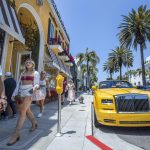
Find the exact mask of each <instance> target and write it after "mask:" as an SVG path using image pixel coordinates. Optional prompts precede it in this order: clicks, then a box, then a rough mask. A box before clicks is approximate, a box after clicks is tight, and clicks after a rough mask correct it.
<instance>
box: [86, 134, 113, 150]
mask: <svg viewBox="0 0 150 150" xmlns="http://www.w3.org/2000/svg"><path fill="white" fill-rule="evenodd" d="M86 138H87V139H88V140H90V141H91V142H92V143H94V144H95V145H96V146H98V147H99V148H101V149H102V150H112V148H110V147H108V146H107V145H105V144H104V143H102V142H101V141H99V140H98V139H96V138H95V137H94V136H92V135H88V136H86Z"/></svg>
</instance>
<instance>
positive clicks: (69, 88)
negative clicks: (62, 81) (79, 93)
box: [65, 80, 75, 105]
mask: <svg viewBox="0 0 150 150" xmlns="http://www.w3.org/2000/svg"><path fill="white" fill-rule="evenodd" d="M65 91H68V98H67V100H68V101H69V102H70V105H71V104H72V102H73V101H75V85H74V83H73V81H72V80H70V81H69V82H68V84H67V86H66V90H65Z"/></svg>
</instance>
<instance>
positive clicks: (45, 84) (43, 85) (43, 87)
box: [34, 71, 51, 118]
mask: <svg viewBox="0 0 150 150" xmlns="http://www.w3.org/2000/svg"><path fill="white" fill-rule="evenodd" d="M39 85H40V88H39V90H37V92H36V93H35V98H34V99H35V100H36V101H37V104H38V106H39V107H40V113H39V114H38V116H37V117H38V118H40V117H42V115H43V111H44V101H45V98H46V93H47V92H46V91H48V97H50V96H51V93H50V87H49V80H48V79H47V78H46V72H45V71H42V72H41V74H40V83H39Z"/></svg>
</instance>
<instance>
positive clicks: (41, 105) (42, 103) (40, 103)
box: [37, 99, 44, 118]
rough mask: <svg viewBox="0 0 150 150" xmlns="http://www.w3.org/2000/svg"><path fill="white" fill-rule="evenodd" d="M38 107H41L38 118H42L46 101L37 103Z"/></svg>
mask: <svg viewBox="0 0 150 150" xmlns="http://www.w3.org/2000/svg"><path fill="white" fill-rule="evenodd" d="M37 105H38V106H39V107H40V113H39V114H38V116H37V117H38V118H40V117H42V113H43V111H44V99H42V100H39V101H37Z"/></svg>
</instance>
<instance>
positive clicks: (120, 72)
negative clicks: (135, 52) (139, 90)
mask: <svg viewBox="0 0 150 150" xmlns="http://www.w3.org/2000/svg"><path fill="white" fill-rule="evenodd" d="M119 69H120V80H122V66H120V68H119Z"/></svg>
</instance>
